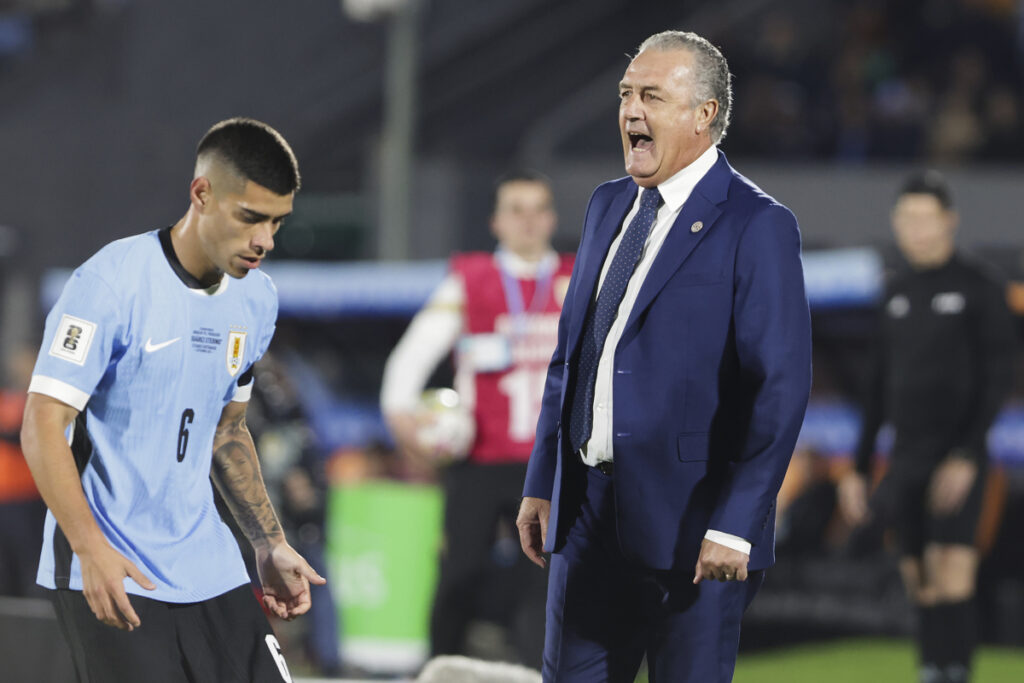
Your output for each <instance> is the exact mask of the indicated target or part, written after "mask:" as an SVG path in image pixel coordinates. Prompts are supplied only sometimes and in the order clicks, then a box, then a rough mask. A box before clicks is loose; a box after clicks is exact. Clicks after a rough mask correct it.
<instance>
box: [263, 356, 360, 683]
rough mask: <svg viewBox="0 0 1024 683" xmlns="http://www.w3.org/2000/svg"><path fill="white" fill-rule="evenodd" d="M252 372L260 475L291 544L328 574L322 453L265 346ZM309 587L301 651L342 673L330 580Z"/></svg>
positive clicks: (323, 670)
mask: <svg viewBox="0 0 1024 683" xmlns="http://www.w3.org/2000/svg"><path fill="white" fill-rule="evenodd" d="M255 373H256V375H255V382H254V386H253V396H252V399H251V403H250V408H249V415H250V417H249V418H247V420H248V423H249V426H250V429H251V431H252V434H253V439H254V440H255V441H256V444H257V448H258V451H259V453H260V460H261V465H262V467H263V477H264V480H265V481H266V483H267V488H268V490H269V491H270V492H271V496H272V497H273V498H274V502H275V507H276V508H277V509H278V512H279V513H280V517H281V524H282V526H283V527H284V528H285V532H286V534H287V536H288V538H290V539H292V545H293V546H294V547H295V549H296V550H297V551H298V552H299V553H300V554H301V555H302V556H303V557H304V558H306V561H307V562H309V564H310V565H311V566H312V567H313V568H314V569H315V570H316V571H317V572H318V573H319V574H320V575H321V576H327V571H328V567H327V560H326V555H325V553H324V543H325V539H326V535H325V531H324V529H325V525H326V515H327V477H326V474H325V471H324V458H323V457H322V455H321V453H320V451H319V449H318V448H317V447H316V444H315V442H314V439H313V435H312V433H311V431H310V429H309V427H308V422H307V420H306V416H305V414H304V413H303V411H302V406H301V403H300V401H299V398H298V395H297V393H296V389H295V385H294V383H293V382H292V381H291V379H290V378H289V374H288V368H287V366H286V365H285V364H284V363H282V362H281V360H280V358H279V357H278V356H277V355H276V354H274V353H270V352H268V353H267V354H265V355H264V356H263V358H262V359H261V361H260V363H259V365H258V366H257V367H256V369H255ZM310 589H311V591H312V600H313V606H311V607H310V610H309V615H308V616H309V618H308V619H307V620H306V623H303V624H300V626H304V627H306V629H305V632H304V634H303V635H304V645H305V653H306V656H307V658H308V659H309V660H310V662H311V664H312V665H313V668H314V669H315V670H316V672H317V673H319V674H323V675H336V674H339V673H341V671H342V663H341V657H340V654H339V644H340V636H339V628H338V614H337V609H336V607H335V604H334V599H333V596H332V591H331V588H330V583H328V584H326V585H323V586H310Z"/></svg>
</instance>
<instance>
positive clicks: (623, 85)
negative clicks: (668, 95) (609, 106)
mask: <svg viewBox="0 0 1024 683" xmlns="http://www.w3.org/2000/svg"><path fill="white" fill-rule="evenodd" d="M623 88H630V89H632V90H640V91H641V92H660V91H661V90H663V88H662V87H661V86H660V85H633V84H632V83H627V82H626V81H619V90H622V89H623Z"/></svg>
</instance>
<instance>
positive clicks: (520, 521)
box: [516, 498, 551, 568]
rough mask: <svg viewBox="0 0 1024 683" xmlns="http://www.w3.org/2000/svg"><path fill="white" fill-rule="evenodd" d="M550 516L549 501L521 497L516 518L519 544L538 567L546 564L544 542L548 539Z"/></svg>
mask: <svg viewBox="0 0 1024 683" xmlns="http://www.w3.org/2000/svg"><path fill="white" fill-rule="evenodd" d="M550 516H551V501H550V500H544V499H543V498H523V502H522V504H521V505H520V506H519V516H518V517H517V518H516V528H517V529H519V545H521V546H522V547H523V552H524V553H526V556H527V557H528V558H530V561H531V562H533V563H534V564H535V565H537V566H538V567H541V568H543V567H545V566H547V562H545V561H544V543H546V542H547V540H548V518H549V517H550Z"/></svg>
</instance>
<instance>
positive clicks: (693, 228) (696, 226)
mask: <svg viewBox="0 0 1024 683" xmlns="http://www.w3.org/2000/svg"><path fill="white" fill-rule="evenodd" d="M703 228H704V224H703V223H702V222H700V221H697V222H696V223H694V224H693V225H691V226H690V232H700V231H701V230H702V229H703Z"/></svg>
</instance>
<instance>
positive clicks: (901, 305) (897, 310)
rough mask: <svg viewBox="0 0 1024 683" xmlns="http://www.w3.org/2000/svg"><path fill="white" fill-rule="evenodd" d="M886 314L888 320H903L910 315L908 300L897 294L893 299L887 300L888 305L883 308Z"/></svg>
mask: <svg viewBox="0 0 1024 683" xmlns="http://www.w3.org/2000/svg"><path fill="white" fill-rule="evenodd" d="M885 310H886V312H887V313H888V314H889V317H890V318H904V317H906V315H907V313H910V299H908V298H907V297H905V296H903V295H902V294H897V295H896V296H894V297H893V298H891V299H889V303H888V304H886V306H885Z"/></svg>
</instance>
